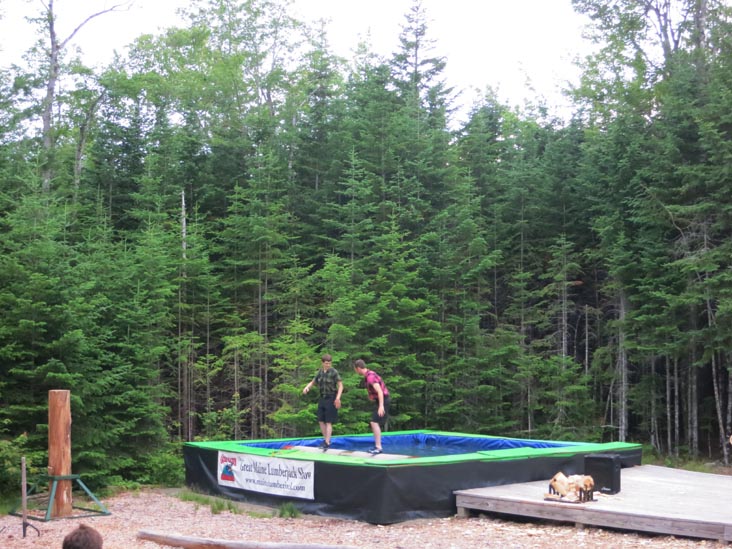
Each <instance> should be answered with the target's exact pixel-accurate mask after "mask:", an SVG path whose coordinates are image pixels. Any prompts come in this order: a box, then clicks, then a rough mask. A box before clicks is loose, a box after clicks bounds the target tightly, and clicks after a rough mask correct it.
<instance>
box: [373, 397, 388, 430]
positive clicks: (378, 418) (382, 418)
mask: <svg viewBox="0 0 732 549" xmlns="http://www.w3.org/2000/svg"><path fill="white" fill-rule="evenodd" d="M390 404H391V399H390V398H389V396H388V395H387V396H385V397H384V415H383V416H380V415H379V401H378V400H377V401H376V406H374V411H373V413H372V414H371V423H378V424H379V427H381V428H382V429H383V428H384V425H386V420H387V418H388V417H389V405H390Z"/></svg>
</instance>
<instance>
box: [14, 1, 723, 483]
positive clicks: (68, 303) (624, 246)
mask: <svg viewBox="0 0 732 549" xmlns="http://www.w3.org/2000/svg"><path fill="white" fill-rule="evenodd" d="M46 5H47V7H48V11H47V12H46V13H35V14H34V13H29V14H28V15H29V16H36V17H37V20H36V23H37V32H38V40H39V42H38V45H37V47H35V48H34V49H32V50H31V51H29V52H28V54H27V58H26V61H27V62H26V63H24V64H23V66H12V67H5V68H2V69H1V74H0V104H1V105H2V107H1V108H0V234H1V235H2V236H1V237H0V463H3V467H2V468H0V487H6V486H8V484H9V483H10V480H9V479H10V478H11V477H12V475H14V474H16V473H17V465H16V464H17V463H18V462H19V456H20V455H27V456H29V459H30V460H31V462H32V463H33V464H34V466H35V467H37V468H39V469H42V468H43V467H44V466H45V452H46V451H47V433H46V429H47V422H48V416H47V395H48V391H49V390H51V389H69V390H71V395H72V414H73V431H72V440H73V457H74V472H76V473H81V474H84V475H85V476H86V478H87V479H88V481H89V482H91V483H92V485H94V482H97V483H101V482H126V481H134V482H151V481H156V482H157V481H164V480H165V479H164V478H162V477H164V476H165V475H176V474H180V473H179V469H180V465H179V464H177V463H176V464H175V465H174V466H170V464H171V463H172V460H174V459H175V455H176V451H177V450H176V449H177V448H178V446H179V443H180V442H183V441H191V440H205V439H217V438H218V439H247V438H269V437H284V436H295V435H316V434H318V428H317V422H316V420H315V407H316V395H315V393H316V392H313V393H311V394H309V395H303V394H302V388H303V386H304V385H305V384H306V383H307V382H308V381H309V380H310V379H312V376H313V375H314V373H315V371H316V370H317V368H318V366H319V362H320V361H319V358H320V355H321V354H322V353H325V352H327V353H331V354H332V355H333V357H334V366H335V367H336V368H337V369H338V370H339V371H340V372H341V374H342V376H343V380H344V384H345V392H344V397H343V408H342V409H341V413H340V422H339V423H338V424H337V425H336V426H335V431H336V433H351V432H367V418H368V417H369V412H368V410H369V408H368V404H367V401H366V398H365V391H364V390H363V389H362V388H359V387H358V382H359V378H358V376H357V375H356V374H354V373H353V371H352V369H351V364H352V362H353V360H355V359H356V358H364V359H365V360H366V362H367V363H368V364H369V366H371V367H372V368H374V369H375V370H376V371H378V372H379V373H380V374H381V375H382V376H383V377H384V379H385V380H386V381H387V384H388V386H389V388H390V390H391V393H392V398H393V409H392V417H391V420H390V425H389V428H390V429H391V430H395V429H400V430H403V429H422V428H427V429H444V430H450V431H460V432H467V433H485V434H494V435H508V436H516V437H523V438H527V437H531V438H551V439H570V440H584V441H637V442H642V443H644V444H646V445H647V447H648V448H651V449H652V450H653V451H655V452H657V453H658V454H659V455H661V456H669V457H678V456H688V457H692V458H694V457H697V458H698V457H702V458H705V459H706V458H712V459H715V460H720V461H722V462H724V463H727V464H728V463H729V459H730V458H729V451H730V449H729V444H727V442H726V440H727V437H729V434H730V432H731V431H732V398H730V397H731V395H732V376H731V375H730V372H731V368H732V19H730V10H729V8H728V7H727V6H726V4H725V2H724V1H722V0H673V1H670V2H669V1H662V0H614V1H612V2H608V1H607V0H573V5H574V7H575V9H576V10H577V11H579V12H581V13H583V14H585V15H587V16H588V17H589V19H590V20H591V21H592V26H591V27H590V28H589V29H588V32H590V33H592V35H593V36H594V38H595V40H596V46H597V47H596V49H595V50H594V51H593V52H592V54H591V55H588V56H587V57H585V58H584V59H582V77H581V80H580V81H579V82H578V83H577V85H576V86H575V87H574V88H573V89H570V90H568V93H569V94H570V95H571V97H572V99H573V105H574V109H573V112H572V114H571V116H568V117H565V116H561V117H560V116H559V115H557V114H554V113H552V112H551V109H550V108H548V107H547V106H546V105H545V104H544V103H543V102H542V100H541V99H540V98H537V100H536V101H535V102H533V103H530V104H526V105H524V106H522V107H516V106H509V105H507V104H503V103H502V102H501V101H499V100H498V99H497V96H496V94H495V93H493V92H492V91H491V90H487V91H486V93H485V95H484V96H483V97H482V99H481V100H480V101H478V102H476V103H475V104H474V105H472V107H471V108H470V112H469V115H468V116H467V119H466V122H465V123H462V124H457V123H456V121H455V118H454V110H455V107H456V100H457V96H458V93H459V92H460V90H456V89H453V88H452V87H451V86H450V83H449V82H447V81H446V80H445V79H444V77H443V71H444V69H445V66H446V63H448V62H449V60H446V59H444V58H443V57H441V56H440V53H439V51H438V50H437V48H435V47H434V41H433V37H431V35H430V29H429V24H428V22H429V14H428V13H427V12H426V11H425V9H424V8H423V6H421V5H420V3H419V2H418V1H415V3H414V4H413V6H412V8H411V9H410V10H409V11H408V12H407V13H406V14H405V15H404V20H403V26H402V31H401V34H400V35H399V44H400V45H399V48H398V49H397V51H396V52H395V53H394V54H393V55H392V56H388V57H382V56H379V55H376V54H375V53H373V51H371V49H370V48H369V45H368V44H367V43H365V44H363V45H362V46H361V47H360V48H359V50H358V51H357V53H356V54H355V55H354V56H353V58H352V59H342V58H338V57H337V56H335V55H334V54H333V53H332V52H331V51H330V49H329V45H328V39H327V35H326V34H325V33H324V31H323V30H321V29H318V28H311V27H309V26H307V25H305V24H303V23H302V22H301V21H297V20H295V19H293V18H292V16H291V15H290V12H289V10H288V4H287V2H286V1H285V0H195V1H193V2H191V4H190V6H189V8H187V10H186V11H187V13H186V18H185V20H186V21H187V24H186V25H182V26H180V27H176V28H168V29H167V30H166V31H165V32H163V33H161V34H159V35H143V36H140V37H139V38H138V39H137V40H136V41H135V42H134V44H132V46H131V47H130V48H129V49H128V50H127V51H126V52H125V55H124V56H120V57H118V58H117V59H116V60H115V61H114V62H113V63H111V64H110V65H109V66H108V67H106V68H104V69H103V70H100V69H91V68H89V67H87V66H85V65H84V64H83V63H82V62H81V61H80V59H79V57H78V55H77V53H76V52H75V51H74V49H73V47H72V45H73V41H68V40H67V38H70V37H65V36H58V35H57V33H56V29H55V16H56V13H54V4H53V2H46ZM28 9H29V10H30V9H31V5H30V4H29V7H28ZM59 9H60V8H59ZM104 16H105V17H114V13H107V14H104ZM86 24H88V25H93V24H94V19H91V20H90V21H88V22H87V23H86ZM487 54H490V55H500V52H487ZM476 70H479V68H476ZM173 470H178V472H171V471H173Z"/></svg>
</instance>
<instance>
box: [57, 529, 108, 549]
mask: <svg viewBox="0 0 732 549" xmlns="http://www.w3.org/2000/svg"><path fill="white" fill-rule="evenodd" d="M103 543H104V540H102V535H101V534H100V533H99V532H97V531H96V530H95V529H94V528H92V527H91V526H87V525H86V524H80V525H79V527H78V528H77V529H76V530H73V531H72V532H71V533H70V534H67V535H66V537H65V538H64V544H63V547H62V549H102V544H103Z"/></svg>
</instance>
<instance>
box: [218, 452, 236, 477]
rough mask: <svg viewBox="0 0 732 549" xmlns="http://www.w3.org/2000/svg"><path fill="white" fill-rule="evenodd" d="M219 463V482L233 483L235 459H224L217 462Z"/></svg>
mask: <svg viewBox="0 0 732 549" xmlns="http://www.w3.org/2000/svg"><path fill="white" fill-rule="evenodd" d="M219 462H220V463H221V475H219V479H220V480H225V481H227V482H234V481H235V480H236V479H235V478H234V467H236V458H235V457H233V458H224V457H222V459H220V460H219Z"/></svg>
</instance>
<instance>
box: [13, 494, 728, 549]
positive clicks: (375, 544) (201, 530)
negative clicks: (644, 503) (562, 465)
mask: <svg viewBox="0 0 732 549" xmlns="http://www.w3.org/2000/svg"><path fill="white" fill-rule="evenodd" d="M104 504H105V505H106V506H107V508H108V509H109V511H110V512H111V513H112V514H111V515H109V516H97V517H89V518H82V519H64V520H55V521H51V522H40V521H32V524H33V525H34V526H36V527H37V528H38V529H39V530H40V536H38V535H37V534H36V533H35V532H34V531H33V530H32V529H30V528H29V529H28V532H27V533H28V536H27V537H26V538H25V539H23V537H22V520H21V519H20V518H18V517H15V516H5V517H0V547H1V548H2V549H15V548H18V549H20V548H31V547H32V548H43V547H48V548H54V549H60V548H61V544H62V541H63V538H64V536H65V535H66V534H67V533H68V532H69V531H71V530H73V529H74V528H76V526H77V525H78V524H79V523H81V522H83V523H86V524H88V525H90V526H93V527H94V528H96V529H97V530H98V531H99V532H100V533H101V534H102V536H103V537H104V548H105V549H136V548H141V549H142V548H148V549H156V548H160V547H162V546H160V545H157V544H155V543H153V542H150V541H140V540H138V539H137V533H138V532H139V531H140V530H149V531H155V532H160V533H165V534H171V535H180V536H198V537H206V538H215V539H228V540H238V541H260V542H270V543H272V542H279V543H299V544H306V543H319V544H331V545H335V546H338V545H350V546H355V547H361V548H363V549H433V548H434V549H451V548H452V549H475V548H482V547H496V548H501V549H503V548H524V547H535V548H545V547H573V548H581V547H587V548H595V547H603V548H616V547H617V548H625V547H627V548H631V547H632V548H638V547H649V548H658V549H661V548H663V549H676V548H678V549H680V548H694V549H699V548H702V547H720V548H721V547H727V546H725V545H722V544H718V543H717V542H714V541H709V540H707V541H704V540H693V539H680V538H674V537H670V536H649V535H642V534H635V533H629V532H619V531H607V530H602V529H599V528H585V529H578V528H575V527H574V526H572V525H556V524H553V523H536V522H526V521H517V520H501V519H498V518H495V517H485V516H483V517H474V518H469V519H460V518H455V517H451V518H444V519H420V520H413V521H407V522H402V523H398V524H393V525H390V526H376V525H371V524H366V523H362V522H356V521H350V520H340V519H332V518H326V517H317V516H311V515H303V516H300V517H298V518H290V519H286V518H276V517H273V516H272V515H273V514H274V513H275V510H273V509H269V508H264V507H257V506H250V505H242V504H239V507H240V508H241V513H231V512H228V511H227V512H222V513H219V514H212V512H211V509H210V506H203V505H200V504H196V503H192V502H184V501H181V500H180V499H179V498H177V497H176V496H175V492H172V491H169V490H168V491H163V490H144V491H141V492H126V493H123V494H119V495H117V496H114V497H111V498H109V499H105V500H104Z"/></svg>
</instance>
